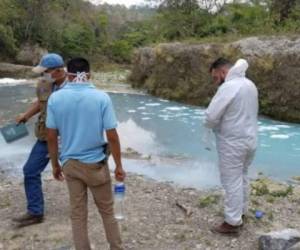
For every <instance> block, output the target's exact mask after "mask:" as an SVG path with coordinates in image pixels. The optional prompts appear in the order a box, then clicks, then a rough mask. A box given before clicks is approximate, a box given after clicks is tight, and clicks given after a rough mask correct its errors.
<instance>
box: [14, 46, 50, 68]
mask: <svg viewBox="0 0 300 250" xmlns="http://www.w3.org/2000/svg"><path fill="white" fill-rule="evenodd" d="M47 53H48V51H47V50H46V49H43V48H41V47H40V46H39V45H30V44H25V45H24V46H23V47H22V48H21V49H20V51H19V53H18V55H17V57H16V62H17V63H18V64H24V65H29V66H35V65H37V64H38V63H39V61H40V59H41V57H42V56H43V55H45V54H47Z"/></svg>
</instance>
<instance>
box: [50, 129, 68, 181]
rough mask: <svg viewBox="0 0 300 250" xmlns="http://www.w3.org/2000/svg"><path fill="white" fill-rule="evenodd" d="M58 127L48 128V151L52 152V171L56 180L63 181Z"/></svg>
mask: <svg viewBox="0 0 300 250" xmlns="http://www.w3.org/2000/svg"><path fill="white" fill-rule="evenodd" d="M57 134H58V133H57V130H56V129H51V128H48V129H47V143H48V151H49V154H50V159H51V164H52V173H53V176H54V178H55V179H56V180H58V181H62V180H63V179H64V177H63V174H62V170H61V166H60V164H59V162H58V136H57Z"/></svg>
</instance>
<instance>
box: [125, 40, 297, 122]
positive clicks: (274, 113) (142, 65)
mask: <svg viewBox="0 0 300 250" xmlns="http://www.w3.org/2000/svg"><path fill="white" fill-rule="evenodd" d="M220 56H223V57H227V58H229V59H230V60H232V61H233V62H234V61H235V60H237V59H238V58H241V57H243V58H245V59H247V60H248V62H249V64H250V67H249V70H248V77H249V78H250V79H252V80H253V81H254V82H255V83H256V85H257V87H258V89H259V93H260V112H261V114H263V115H267V116H270V117H273V118H275V119H279V120H284V121H290V122H300V37H299V36H297V37H290V38H287V37H251V38H246V39H243V40H240V41H236V42H233V43H226V44H184V43H170V44H159V45H157V46H156V47H153V48H150V47H147V48H142V49H139V50H138V51H136V53H135V55H134V59H133V69H132V73H131V75H130V77H129V80H130V81H131V83H132V86H133V87H137V88H144V89H146V90H147V91H148V92H149V93H151V94H153V95H156V96H160V97H163V98H167V99H171V100H176V101H181V102H184V103H189V104H195V105H201V106H206V105H207V104H208V103H209V101H210V99H211V97H212V96H213V94H214V93H215V91H216V88H217V86H214V85H213V84H212V81H211V79H210V75H209V72H208V69H209V66H210V64H211V63H212V62H213V61H214V60H215V59H216V58H218V57H220Z"/></svg>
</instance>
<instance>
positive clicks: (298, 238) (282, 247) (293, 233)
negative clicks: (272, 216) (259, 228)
mask: <svg viewBox="0 0 300 250" xmlns="http://www.w3.org/2000/svg"><path fill="white" fill-rule="evenodd" d="M298 242H300V232H298V231H297V230H294V229H285V230H282V231H279V232H271V233H268V234H265V235H262V236H260V237H259V250H288V249H294V248H293V247H295V245H296V244H297V243H298Z"/></svg>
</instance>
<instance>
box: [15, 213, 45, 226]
mask: <svg viewBox="0 0 300 250" xmlns="http://www.w3.org/2000/svg"><path fill="white" fill-rule="evenodd" d="M12 220H13V222H17V223H18V225H17V227H26V226H30V225H33V224H38V223H42V222H43V221H44V215H33V214H29V213H27V214H24V215H22V216H20V217H17V218H13V219H12Z"/></svg>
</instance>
